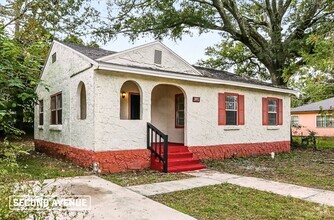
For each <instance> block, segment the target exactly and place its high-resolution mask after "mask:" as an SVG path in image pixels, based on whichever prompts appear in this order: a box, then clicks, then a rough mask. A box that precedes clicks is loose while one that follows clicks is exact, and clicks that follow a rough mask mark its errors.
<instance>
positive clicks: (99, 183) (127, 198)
mask: <svg viewBox="0 0 334 220" xmlns="http://www.w3.org/2000/svg"><path fill="white" fill-rule="evenodd" d="M47 182H48V183H49V184H50V185H49V186H48V187H52V186H56V187H57V188H59V189H58V190H61V189H66V190H67V191H68V192H69V193H72V194H74V195H89V196H91V210H89V211H88V213H87V214H86V215H85V216H83V214H80V213H79V216H77V217H76V219H82V218H83V217H84V219H113V220H114V219H122V220H124V219H146V220H150V219H152V220H155V219H162V220H172V219H181V220H194V219H195V218H193V217H191V216H189V215H186V214H183V213H181V212H179V211H176V210H175V209H172V208H169V207H167V206H165V205H162V204H160V203H158V202H155V201H153V200H151V199H149V198H147V197H145V196H142V195H139V194H137V193H135V192H133V191H131V190H128V189H126V188H123V187H121V186H119V185H116V184H113V183H111V182H109V181H106V180H104V179H102V178H99V177H97V176H79V177H73V178H63V179H57V180H56V181H54V180H47Z"/></svg>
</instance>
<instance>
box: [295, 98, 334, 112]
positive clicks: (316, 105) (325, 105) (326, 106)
mask: <svg viewBox="0 0 334 220" xmlns="http://www.w3.org/2000/svg"><path fill="white" fill-rule="evenodd" d="M320 108H322V110H326V111H327V110H334V97H333V98H329V99H325V100H322V101H320V102H313V103H311V104H307V105H302V106H299V107H296V108H292V109H291V112H314V111H320Z"/></svg>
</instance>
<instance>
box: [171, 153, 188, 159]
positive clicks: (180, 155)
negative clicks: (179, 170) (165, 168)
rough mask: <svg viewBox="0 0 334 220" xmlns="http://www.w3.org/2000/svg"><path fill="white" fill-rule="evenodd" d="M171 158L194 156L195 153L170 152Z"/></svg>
mask: <svg viewBox="0 0 334 220" xmlns="http://www.w3.org/2000/svg"><path fill="white" fill-rule="evenodd" d="M168 158H169V159H176V158H193V153H191V152H188V153H185V152H184V153H173V154H168Z"/></svg>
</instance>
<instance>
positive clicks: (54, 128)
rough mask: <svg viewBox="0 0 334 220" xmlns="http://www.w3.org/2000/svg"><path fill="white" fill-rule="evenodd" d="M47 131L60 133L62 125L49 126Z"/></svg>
mask: <svg viewBox="0 0 334 220" xmlns="http://www.w3.org/2000/svg"><path fill="white" fill-rule="evenodd" d="M49 130H50V131H62V130H63V125H50V126H49Z"/></svg>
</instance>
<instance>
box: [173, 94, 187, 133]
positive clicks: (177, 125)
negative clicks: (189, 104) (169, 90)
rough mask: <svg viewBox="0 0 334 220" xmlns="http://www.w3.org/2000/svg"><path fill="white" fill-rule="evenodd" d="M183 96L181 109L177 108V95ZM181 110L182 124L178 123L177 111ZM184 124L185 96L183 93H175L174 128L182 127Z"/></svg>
mask: <svg viewBox="0 0 334 220" xmlns="http://www.w3.org/2000/svg"><path fill="white" fill-rule="evenodd" d="M180 96H183V110H180V109H178V106H179V105H178V97H180ZM180 111H183V125H179V124H178V123H177V122H178V112H180ZM184 124H185V96H184V94H183V93H179V94H175V128H184Z"/></svg>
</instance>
